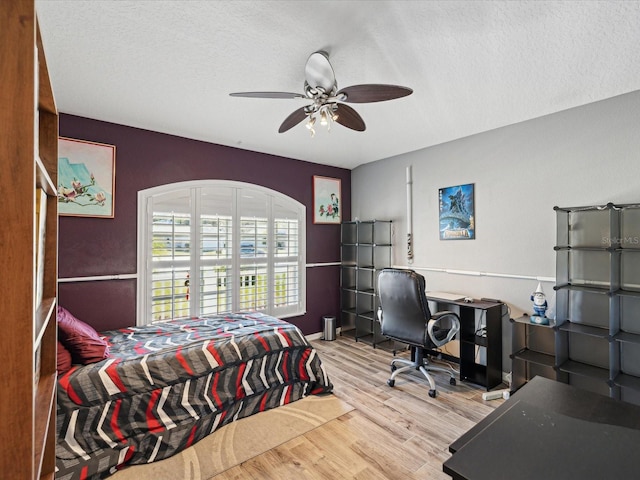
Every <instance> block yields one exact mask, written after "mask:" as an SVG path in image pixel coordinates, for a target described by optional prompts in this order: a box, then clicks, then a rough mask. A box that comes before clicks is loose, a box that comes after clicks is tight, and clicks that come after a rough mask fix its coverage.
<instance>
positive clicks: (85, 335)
mask: <svg viewBox="0 0 640 480" xmlns="http://www.w3.org/2000/svg"><path fill="white" fill-rule="evenodd" d="M58 336H59V337H60V341H61V342H62V344H63V345H64V346H65V347H67V349H68V350H69V352H71V358H72V360H73V363H82V364H87V363H95V362H99V361H101V360H104V359H105V358H108V357H109V346H108V345H107V342H105V341H104V340H103V339H102V338H100V335H98V332H96V331H95V329H94V328H93V327H92V326H91V325H87V324H86V323H84V322H83V321H81V320H78V319H77V318H76V317H74V316H73V315H72V314H71V313H69V311H68V310H66V309H65V308H63V307H60V306H59V307H58Z"/></svg>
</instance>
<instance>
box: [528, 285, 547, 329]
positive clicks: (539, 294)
mask: <svg viewBox="0 0 640 480" xmlns="http://www.w3.org/2000/svg"><path fill="white" fill-rule="evenodd" d="M531 301H532V302H533V313H534V314H533V315H532V316H531V322H533V323H539V324H541V325H548V324H549V319H548V318H547V317H546V316H545V314H546V312H547V300H546V298H545V294H544V291H543V290H542V285H541V284H540V282H538V287H537V288H536V291H535V292H533V293H532V294H531Z"/></svg>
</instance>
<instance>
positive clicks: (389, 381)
mask: <svg viewBox="0 0 640 480" xmlns="http://www.w3.org/2000/svg"><path fill="white" fill-rule="evenodd" d="M395 384H396V381H395V380H393V379H392V378H390V379H389V380H387V385H389V386H390V387H393V386H394V385H395Z"/></svg>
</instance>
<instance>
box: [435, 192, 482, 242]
mask: <svg viewBox="0 0 640 480" xmlns="http://www.w3.org/2000/svg"><path fill="white" fill-rule="evenodd" d="M438 209H439V221H440V224H439V228H438V230H439V232H440V240H473V239H474V238H476V225H475V223H476V218H475V199H474V184H473V183H468V184H466V185H455V186H453V187H446V188H441V189H440V190H439V192H438Z"/></svg>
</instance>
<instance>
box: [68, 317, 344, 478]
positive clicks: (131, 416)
mask: <svg viewBox="0 0 640 480" xmlns="http://www.w3.org/2000/svg"><path fill="white" fill-rule="evenodd" d="M101 336H102V337H103V338H104V339H105V340H106V341H107V342H108V347H109V356H108V358H105V359H103V360H101V361H99V362H97V363H91V364H88V365H81V366H74V367H72V368H71V369H70V370H69V371H68V372H66V373H64V374H62V375H61V376H60V377H59V380H58V407H57V423H56V433H57V445H56V457H57V458H56V469H57V471H56V479H58V480H75V479H98V478H104V477H107V476H109V475H110V474H112V473H114V472H116V471H117V470H118V469H120V468H123V467H124V466H126V465H134V464H143V463H149V462H153V461H156V460H161V459H164V458H167V457H170V456H171V455H173V454H175V453H177V452H179V451H181V450H183V449H185V448H187V447H189V446H191V445H192V444H194V443H195V442H197V441H198V440H200V439H202V438H203V437H205V436H206V435H209V434H210V433H212V432H214V431H215V430H216V429H218V428H219V427H221V426H223V425H225V424H227V423H229V422H232V421H234V420H237V419H239V418H243V417H247V416H249V415H252V414H254V413H257V412H261V411H264V410H268V409H271V408H275V407H278V406H280V405H284V404H287V403H290V402H293V401H296V400H299V399H301V398H303V397H305V396H307V395H312V394H320V393H325V392H330V391H331V389H332V385H331V383H330V381H329V379H328V378H327V375H326V373H325V371H324V368H323V366H322V363H321V361H320V359H319V357H318V355H317V353H316V351H315V349H314V348H313V347H311V346H310V345H309V343H308V342H307V340H306V339H305V337H304V335H303V334H302V332H301V331H300V330H299V329H298V328H297V327H295V326H294V325H292V324H290V323H287V322H285V321H282V320H278V319H277V318H273V317H270V316H267V315H264V314H260V313H247V314H233V315H226V316H219V317H211V318H198V319H192V320H184V321H172V322H166V323H160V324H153V325H148V326H143V327H130V328H125V329H120V330H113V331H108V332H102V333H101ZM63 340H64V339H63ZM257 441H259V440H257Z"/></svg>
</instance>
